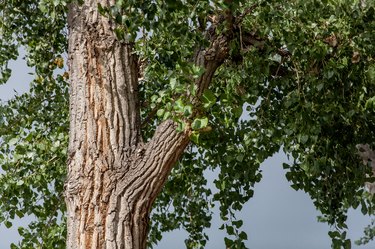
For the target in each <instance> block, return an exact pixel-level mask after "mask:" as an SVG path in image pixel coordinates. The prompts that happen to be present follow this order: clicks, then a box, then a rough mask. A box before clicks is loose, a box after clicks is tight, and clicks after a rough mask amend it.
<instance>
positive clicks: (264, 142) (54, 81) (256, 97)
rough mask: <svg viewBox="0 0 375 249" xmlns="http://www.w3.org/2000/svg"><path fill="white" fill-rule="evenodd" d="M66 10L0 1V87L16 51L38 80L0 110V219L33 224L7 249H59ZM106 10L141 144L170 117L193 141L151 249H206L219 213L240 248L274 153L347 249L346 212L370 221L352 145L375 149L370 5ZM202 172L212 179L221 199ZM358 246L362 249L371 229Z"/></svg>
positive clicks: (164, 196)
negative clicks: (125, 60) (248, 208)
mask: <svg viewBox="0 0 375 249" xmlns="http://www.w3.org/2000/svg"><path fill="white" fill-rule="evenodd" d="M69 2H70V1H67V0H27V1H25V0H13V1H0V34H1V41H0V68H1V78H0V82H1V83H5V82H6V81H7V80H8V79H9V77H10V75H11V70H10V69H9V68H8V62H9V61H10V60H12V59H16V58H17V57H18V50H19V48H20V47H21V46H22V47H25V48H26V51H27V54H26V57H25V60H26V61H27V64H28V66H30V67H33V68H34V69H35V73H34V74H35V79H34V81H33V82H31V83H30V86H31V89H30V92H28V93H25V94H22V95H19V96H15V97H14V98H13V99H12V100H10V101H8V102H6V103H2V104H1V106H0V108H1V113H2V116H1V119H0V136H1V140H0V164H1V167H2V169H3V171H4V173H2V174H1V176H0V196H1V201H0V222H4V224H5V225H6V226H7V227H10V226H11V225H12V223H11V221H12V220H13V219H14V218H15V217H16V216H18V217H23V216H24V215H34V216H35V218H36V220H35V221H34V222H32V223H31V224H30V225H29V226H28V227H27V228H19V233H20V235H21V236H22V237H23V239H22V241H21V242H20V244H19V245H12V248H63V247H64V243H65V236H66V228H65V226H66V224H65V218H64V213H65V206H64V204H63V203H62V201H61V200H62V198H63V197H62V193H63V186H64V179H65V175H66V160H67V141H68V130H69V125H68V115H69V110H68V87H69V84H68V82H69V74H68V73H67V72H66V70H67V69H66V68H65V66H64V65H65V60H64V58H65V57H66V51H67V36H66V29H67V26H66V25H67V20H66V13H67V11H68V6H69ZM113 2H114V3H113V5H112V6H110V7H104V6H100V5H98V8H99V10H100V12H101V14H102V15H104V16H106V17H108V18H109V19H111V20H112V21H113V22H115V23H116V25H117V28H116V29H115V30H114V32H115V33H116V35H117V38H118V39H119V40H122V41H124V42H131V43H134V44H135V48H136V51H135V52H136V53H137V55H138V57H139V63H140V64H141V65H142V68H143V71H142V72H141V74H140V75H139V80H140V81H139V82H140V86H139V87H140V98H141V104H140V106H141V117H142V121H143V123H142V135H143V137H144V139H145V141H147V140H148V139H150V138H151V136H152V135H153V133H154V131H155V129H156V127H157V125H158V124H159V123H160V122H161V121H163V120H166V119H172V120H174V121H175V122H176V123H178V130H180V131H183V130H185V129H186V126H190V127H191V128H192V130H193V132H192V134H191V137H190V138H191V143H190V145H189V147H188V149H187V150H186V151H185V153H184V156H183V157H182V158H181V159H180V160H179V162H178V164H177V165H176V166H175V167H174V168H173V170H172V173H171V175H170V176H169V179H168V182H167V184H166V185H165V186H164V188H163V191H162V193H161V194H160V195H159V197H158V199H157V200H156V202H155V204H154V208H153V212H152V217H151V222H152V225H151V229H150V232H149V243H150V245H153V244H155V243H157V241H159V240H160V239H161V237H162V233H163V232H165V231H171V230H174V229H177V228H183V229H185V230H186V231H187V232H188V233H189V238H188V239H187V240H186V241H185V243H186V246H187V247H188V248H202V247H204V245H205V243H206V241H207V240H208V237H207V235H206V234H205V233H204V229H205V228H207V227H210V220H211V215H212V212H211V207H212V206H213V205H218V206H219V207H220V217H221V219H222V221H223V225H222V227H221V228H222V229H224V230H226V232H227V234H228V236H227V237H226V238H225V244H226V245H227V247H230V248H244V247H245V244H244V240H246V239H247V235H246V233H245V232H243V231H242V230H241V226H242V224H243V222H242V221H241V220H238V219H236V217H235V214H236V212H238V211H240V210H241V208H242V206H243V205H244V204H245V203H246V202H247V201H248V200H249V199H250V198H251V197H252V196H253V187H254V185H255V184H256V183H257V182H259V181H260V180H261V178H262V175H261V172H260V170H259V166H260V164H261V163H262V162H263V161H264V160H265V159H266V158H268V157H270V156H272V155H273V154H274V153H276V152H278V151H279V150H281V149H282V150H283V151H284V152H285V153H286V154H287V155H288V156H289V157H290V158H291V159H292V161H293V163H290V164H284V165H283V166H284V168H285V170H286V177H287V179H288V181H289V182H290V183H291V187H292V188H294V189H296V190H303V191H305V192H306V193H308V194H309V195H310V197H311V199H312V201H313V202H314V204H315V206H316V208H317V209H318V210H319V211H320V212H321V214H322V215H321V217H320V219H321V220H322V221H324V222H327V223H328V224H329V225H331V226H332V231H330V232H329V236H330V237H331V238H332V246H333V248H350V243H351V242H350V240H348V239H347V238H346V233H345V230H346V228H347V227H346V224H345V223H346V218H347V210H348V209H349V208H351V207H353V208H357V207H360V208H361V210H362V212H363V213H364V214H370V215H371V214H373V213H374V207H373V205H374V201H373V198H372V195H371V194H370V193H369V192H368V191H366V189H365V187H364V186H365V183H366V182H372V181H373V179H372V177H371V176H372V173H371V167H369V165H367V164H364V163H363V161H362V160H361V158H360V157H359V153H358V149H357V147H356V146H357V145H358V144H368V145H370V147H372V148H373V146H374V145H375V139H374V137H375V134H374V133H375V116H374V111H375V87H374V84H375V43H374V42H373V41H374V40H375V32H374V30H375V2H374V1H366V0H354V1H353V0H330V1H328V0H324V1H317V0H293V1H280V0H271V1H263V0H252V1H239V0H233V1H228V0H222V1H219V0H217V1H208V0H207V1H193V0H173V1H171V0H167V1H160V0H156V1H155V0H143V1H123V0H117V1H113ZM228 15H230V17H231V18H227V17H228ZM224 17H226V18H224ZM223 35H225V36H226V37H229V38H228V39H229V43H230V46H229V51H227V53H229V56H228V58H226V59H225V60H224V61H223V64H222V65H221V66H220V67H219V68H218V70H217V71H216V73H215V75H213V78H212V84H210V86H209V88H208V89H207V90H205V91H204V92H202V93H199V94H198V92H199V91H200V89H197V88H196V87H195V85H194V84H193V79H196V78H198V77H199V76H200V75H202V73H203V68H202V67H201V66H200V65H196V64H194V63H193V58H194V57H195V56H196V55H197V50H199V49H203V48H204V49H207V48H208V46H209V44H210V43H209V41H212V40H213V39H216V38H218V37H220V36H223ZM192 96H193V97H192ZM194 96H197V97H196V98H194ZM191 99H194V101H191ZM206 171H215V172H218V175H217V178H216V179H215V181H214V183H215V186H216V189H215V190H212V189H210V188H209V187H208V186H207V179H206V178H205V172H206ZM365 235H366V237H365V238H363V239H362V240H361V243H364V242H366V241H368V240H370V239H372V238H373V237H374V236H375V229H374V228H373V227H372V226H371V225H370V226H369V227H368V228H367V229H366V232H365Z"/></svg>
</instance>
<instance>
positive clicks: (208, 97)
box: [201, 89, 216, 109]
mask: <svg viewBox="0 0 375 249" xmlns="http://www.w3.org/2000/svg"><path fill="white" fill-rule="evenodd" d="M201 100H202V103H203V107H204V108H206V109H209V108H210V107H211V106H213V105H214V104H215V103H216V97H215V95H214V94H213V92H212V91H211V90H209V89H207V90H205V91H204V92H203V94H202V97H201Z"/></svg>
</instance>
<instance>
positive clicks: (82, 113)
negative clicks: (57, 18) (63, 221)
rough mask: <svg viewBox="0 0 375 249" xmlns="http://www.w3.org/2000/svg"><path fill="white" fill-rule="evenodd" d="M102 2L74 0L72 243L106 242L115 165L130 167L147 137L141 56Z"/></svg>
mask: <svg viewBox="0 0 375 249" xmlns="http://www.w3.org/2000/svg"><path fill="white" fill-rule="evenodd" d="M111 2H113V1H111ZM98 3H101V4H102V5H103V6H106V5H107V4H108V3H109V1H95V0H92V1H86V2H85V3H84V4H83V5H81V6H79V5H77V4H71V5H70V6H69V15H68V26H69V68H70V77H71V79H72V82H71V86H70V96H71V97H70V103H71V104H70V142H69V162H68V177H67V181H66V185H65V187H66V192H65V193H66V202H67V208H68V214H69V217H68V239H67V248H105V243H106V237H105V234H106V231H105V229H106V220H107V216H108V201H109V197H110V195H111V193H112V190H113V188H114V184H113V183H114V182H113V177H112V171H114V169H115V168H126V167H127V165H128V164H126V163H124V161H127V160H128V158H129V156H130V155H131V154H132V153H133V152H134V151H135V150H136V148H137V146H138V144H140V143H141V142H142V141H141V136H140V128H139V127H140V114H139V108H138V94H137V91H138V89H137V85H138V83H137V80H138V78H137V75H138V73H137V59H136V57H135V55H134V54H132V45H131V44H124V43H121V42H119V41H118V40H117V39H116V37H115V35H114V32H113V30H112V29H113V27H112V25H111V23H110V21H109V20H107V19H106V18H104V17H102V16H100V14H99V13H98V11H97V5H98ZM123 171H124V172H125V170H123ZM114 248H115V247H114Z"/></svg>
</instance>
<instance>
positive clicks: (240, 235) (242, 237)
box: [238, 231, 247, 240]
mask: <svg viewBox="0 0 375 249" xmlns="http://www.w3.org/2000/svg"><path fill="white" fill-rule="evenodd" d="M238 236H239V237H240V239H241V240H247V234H246V233H245V232H244V231H242V232H241V233H240V234H239V235H238Z"/></svg>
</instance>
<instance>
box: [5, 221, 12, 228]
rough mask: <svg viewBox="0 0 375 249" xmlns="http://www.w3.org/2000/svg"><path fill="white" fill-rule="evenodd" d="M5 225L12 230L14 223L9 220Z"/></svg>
mask: <svg viewBox="0 0 375 249" xmlns="http://www.w3.org/2000/svg"><path fill="white" fill-rule="evenodd" d="M4 225H5V227H6V228H11V227H12V225H13V224H12V222H10V221H8V220H7V221H5V222H4Z"/></svg>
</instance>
